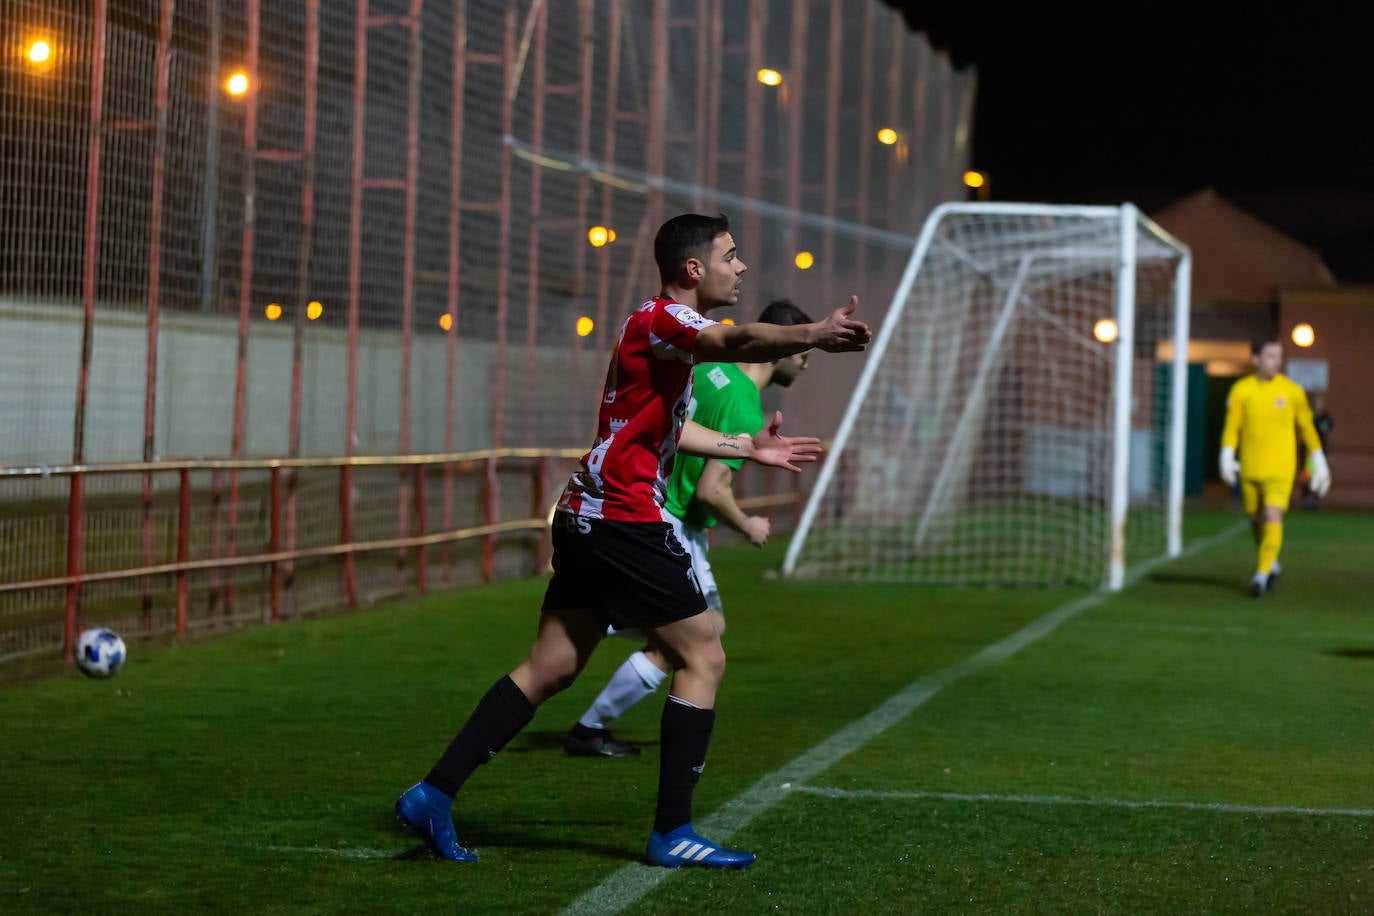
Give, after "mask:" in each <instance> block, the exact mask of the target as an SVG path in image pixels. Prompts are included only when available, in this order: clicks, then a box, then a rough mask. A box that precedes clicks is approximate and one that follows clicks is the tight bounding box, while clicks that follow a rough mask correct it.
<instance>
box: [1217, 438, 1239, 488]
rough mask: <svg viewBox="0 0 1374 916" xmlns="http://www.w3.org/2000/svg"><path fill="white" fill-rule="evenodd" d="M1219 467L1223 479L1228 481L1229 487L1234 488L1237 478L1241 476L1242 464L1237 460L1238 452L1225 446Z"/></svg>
mask: <svg viewBox="0 0 1374 916" xmlns="http://www.w3.org/2000/svg"><path fill="white" fill-rule="evenodd" d="M1218 465H1219V467H1220V469H1221V479H1222V480H1224V481H1226V485H1227V486H1228V487H1234V486H1235V485H1236V476H1237V475H1238V474H1240V462H1239V461H1237V460H1236V450H1235V449H1233V448H1231V446H1229V445H1227V446H1223V447H1222V449H1221V460H1220V461H1219V462H1218Z"/></svg>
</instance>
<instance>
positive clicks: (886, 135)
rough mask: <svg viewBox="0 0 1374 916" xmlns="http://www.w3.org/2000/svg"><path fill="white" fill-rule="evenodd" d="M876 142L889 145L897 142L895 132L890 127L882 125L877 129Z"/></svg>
mask: <svg viewBox="0 0 1374 916" xmlns="http://www.w3.org/2000/svg"><path fill="white" fill-rule="evenodd" d="M878 142H879V143H881V144H883V145H884V146H891V145H892V144H894V143H896V142H897V132H896V131H895V130H893V129H892V128H890V127H884V128H883V129H882V130H880V131H878Z"/></svg>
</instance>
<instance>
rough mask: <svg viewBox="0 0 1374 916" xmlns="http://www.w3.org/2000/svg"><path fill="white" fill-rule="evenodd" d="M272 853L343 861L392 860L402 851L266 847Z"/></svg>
mask: <svg viewBox="0 0 1374 916" xmlns="http://www.w3.org/2000/svg"><path fill="white" fill-rule="evenodd" d="M266 848H267V849H269V850H271V851H272V852H295V853H303V854H309V855H316V856H340V857H342V858H345V859H394V858H396V857H397V856H399V855H401V854H403V853H404V852H405V850H404V849H357V848H354V847H350V846H342V847H339V848H337V849H336V848H334V847H332V846H268V847H266Z"/></svg>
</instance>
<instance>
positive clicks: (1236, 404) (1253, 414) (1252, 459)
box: [1220, 340, 1331, 598]
mask: <svg viewBox="0 0 1374 916" xmlns="http://www.w3.org/2000/svg"><path fill="white" fill-rule="evenodd" d="M1251 354H1252V355H1251V359H1252V360H1253V361H1254V363H1255V374H1254V375H1250V376H1246V377H1245V378H1243V379H1241V380H1240V381H1238V382H1236V383H1235V384H1234V385H1232V386H1231V393H1230V394H1229V395H1227V397H1226V426H1225V428H1224V429H1223V430H1222V433H1221V462H1220V463H1221V479H1222V480H1224V481H1226V483H1227V484H1229V485H1230V486H1235V484H1236V479H1237V477H1239V479H1240V492H1241V498H1242V499H1243V500H1244V502H1245V512H1246V514H1247V515H1249V516H1250V526H1251V529H1252V530H1253V531H1254V535H1255V546H1256V547H1257V548H1258V550H1259V564H1258V567H1257V569H1256V572H1255V577H1254V579H1253V580H1251V582H1250V594H1252V595H1254V596H1255V597H1256V598H1258V597H1260V596H1261V595H1263V594H1264V593H1265V592H1266V591H1272V590H1273V588H1274V585H1275V583H1276V582H1277V580H1278V576H1279V547H1281V546H1282V544H1283V513H1284V512H1285V511H1286V510H1287V509H1288V497H1289V495H1290V494H1291V493H1292V492H1293V476H1294V474H1295V473H1296V472H1297V469H1298V443H1297V437H1296V436H1295V435H1294V427H1295V426H1296V427H1297V428H1298V429H1300V430H1302V441H1303V443H1304V444H1305V445H1306V446H1307V454H1308V456H1309V459H1310V461H1311V463H1312V483H1311V487H1312V492H1314V493H1316V494H1317V495H1319V496H1321V495H1325V493H1326V491H1327V489H1328V488H1330V486H1331V470H1330V468H1329V467H1328V466H1327V463H1326V456H1325V455H1324V454H1322V446H1321V440H1319V439H1318V438H1317V430H1316V428H1315V427H1314V426H1313V425H1312V408H1311V407H1309V406H1308V405H1307V395H1306V394H1305V393H1304V392H1303V390H1302V388H1301V387H1299V386H1298V385H1297V384H1296V383H1295V382H1293V381H1292V380H1291V379H1289V378H1287V377H1286V376H1285V375H1283V373H1281V372H1279V369H1280V367H1282V365H1283V345H1282V344H1280V343H1279V342H1278V341H1276V340H1269V341H1261V342H1257V343H1255V344H1254V346H1252V347H1251ZM1237 444H1239V446H1240V460H1239V461H1237V460H1236V446H1237Z"/></svg>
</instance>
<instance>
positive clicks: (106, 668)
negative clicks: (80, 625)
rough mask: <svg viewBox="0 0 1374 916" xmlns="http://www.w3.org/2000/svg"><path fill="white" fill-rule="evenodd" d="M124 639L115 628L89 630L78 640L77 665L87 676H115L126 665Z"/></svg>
mask: <svg viewBox="0 0 1374 916" xmlns="http://www.w3.org/2000/svg"><path fill="white" fill-rule="evenodd" d="M126 654H127V653H126V652H125V649H124V640H122V639H120V638H119V634H118V633H116V632H115V631H114V630H107V629H105V628H104V627H100V628H98V629H94V630H87V631H86V632H84V633H82V634H81V638H80V639H78V640H77V641H76V667H78V668H80V669H81V673H82V674H84V675H86V676H87V677H114V676H115V675H116V674H117V673H118V672H119V669H120V668H123V667H124V657H125V655H126Z"/></svg>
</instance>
